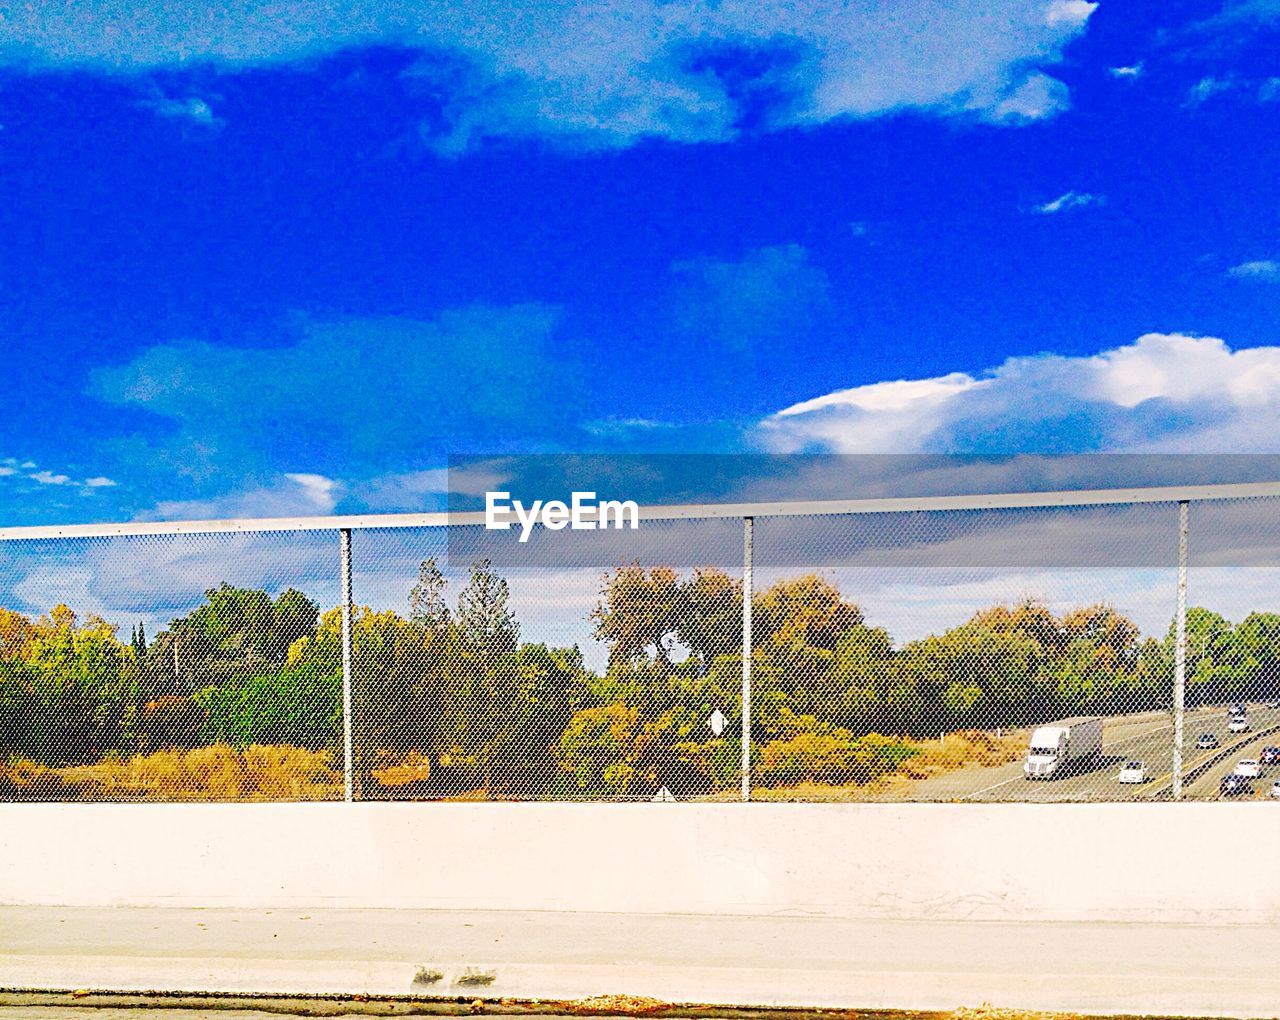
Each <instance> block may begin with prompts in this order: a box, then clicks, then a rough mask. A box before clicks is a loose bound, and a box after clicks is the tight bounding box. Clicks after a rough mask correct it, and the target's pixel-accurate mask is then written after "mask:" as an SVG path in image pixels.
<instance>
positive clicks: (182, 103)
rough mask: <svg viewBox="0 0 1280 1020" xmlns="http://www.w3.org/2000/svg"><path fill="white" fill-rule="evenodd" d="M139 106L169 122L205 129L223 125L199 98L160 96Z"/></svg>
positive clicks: (144, 101)
mask: <svg viewBox="0 0 1280 1020" xmlns="http://www.w3.org/2000/svg"><path fill="white" fill-rule="evenodd" d="M139 105H140V106H143V107H145V108H146V109H149V110H152V111H153V112H155V113H156V114H157V115H158V116H160V117H165V118H168V119H169V120H180V121H186V122H189V123H192V124H199V125H201V126H203V127H221V126H222V123H223V122H222V120H221V119H220V118H218V117H215V116H214V115H213V109H212V108H211V107H210V106H209V104H208V103H207V102H205V101H204V100H203V99H201V98H200V97H199V96H185V97H183V98H174V97H171V96H159V97H157V98H154V99H146V100H143V101H142V102H141V103H140V104H139Z"/></svg>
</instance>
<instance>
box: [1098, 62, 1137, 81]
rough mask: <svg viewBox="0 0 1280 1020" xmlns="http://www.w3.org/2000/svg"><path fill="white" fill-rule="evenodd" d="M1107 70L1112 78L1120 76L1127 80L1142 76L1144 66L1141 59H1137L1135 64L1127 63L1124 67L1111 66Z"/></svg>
mask: <svg viewBox="0 0 1280 1020" xmlns="http://www.w3.org/2000/svg"><path fill="white" fill-rule="evenodd" d="M1107 70H1108V72H1109V73H1110V75H1111V77H1113V78H1122V79H1125V80H1127V81H1132V80H1133V79H1135V78H1141V77H1142V74H1143V71H1144V67H1143V64H1142V61H1141V60H1139V61H1138V62H1137V63H1136V64H1128V65H1126V66H1124V67H1111V68H1108V69H1107Z"/></svg>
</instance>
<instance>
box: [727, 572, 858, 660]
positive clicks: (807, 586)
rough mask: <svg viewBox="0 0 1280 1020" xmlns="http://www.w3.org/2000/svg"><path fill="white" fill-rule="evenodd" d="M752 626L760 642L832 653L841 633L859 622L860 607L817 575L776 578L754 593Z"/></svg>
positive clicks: (778, 646)
mask: <svg viewBox="0 0 1280 1020" xmlns="http://www.w3.org/2000/svg"><path fill="white" fill-rule="evenodd" d="M751 612H752V627H753V630H754V632H755V634H756V635H757V638H758V640H759V641H760V643H761V645H762V646H764V645H766V644H768V645H772V646H774V647H777V648H793V649H798V648H801V647H807V648H816V649H821V650H823V651H829V652H834V651H835V649H836V645H837V644H838V643H839V641H840V638H841V636H842V635H843V634H844V633H845V632H846V631H848V630H849V629H850V628H852V627H856V626H858V624H860V623H862V610H861V609H859V608H858V607H857V606H856V605H854V604H853V603H852V602H846V601H845V600H844V599H843V598H842V597H841V595H840V589H839V588H837V587H836V586H835V585H833V584H831V582H829V581H827V580H826V579H824V578H822V577H819V576H818V575H817V574H806V575H805V576H804V577H798V578H795V579H793V580H789V581H779V582H778V583H777V584H774V585H773V586H771V587H770V588H767V589H766V590H765V591H763V592H761V593H760V594H759V595H758V596H756V598H755V600H754V601H753V603H752V606H751Z"/></svg>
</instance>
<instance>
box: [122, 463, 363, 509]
mask: <svg viewBox="0 0 1280 1020" xmlns="http://www.w3.org/2000/svg"><path fill="white" fill-rule="evenodd" d="M343 491H344V490H343V486H342V484H341V483H340V482H338V481H336V480H334V479H332V478H326V477H325V476H324V475H317V474H304V473H290V474H284V475H280V476H279V477H278V478H275V479H272V480H270V481H269V482H267V483H266V484H263V485H258V486H255V487H251V488H249V489H246V490H244V491H241V492H234V493H230V494H227V495H224V496H217V497H213V498H210V499H189V500H165V501H162V502H160V503H157V504H156V505H155V506H154V507H152V508H150V509H149V510H146V511H144V512H143V513H141V514H139V517H140V518H142V519H145V520H211V519H219V518H240V517H311V516H324V515H326V514H330V513H332V512H333V508H334V507H335V506H336V505H337V503H338V500H339V499H340V498H341V496H342V493H343Z"/></svg>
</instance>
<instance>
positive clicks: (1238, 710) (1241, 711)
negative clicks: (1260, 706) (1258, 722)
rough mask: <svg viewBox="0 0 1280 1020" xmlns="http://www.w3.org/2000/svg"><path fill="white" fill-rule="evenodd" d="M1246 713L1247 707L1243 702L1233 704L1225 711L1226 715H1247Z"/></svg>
mask: <svg viewBox="0 0 1280 1020" xmlns="http://www.w3.org/2000/svg"><path fill="white" fill-rule="evenodd" d="M1248 712H1249V706H1248V705H1246V704H1245V703H1244V702H1243V701H1237V702H1234V703H1233V704H1232V706H1231V707H1230V708H1229V709H1227V715H1247V714H1248Z"/></svg>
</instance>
